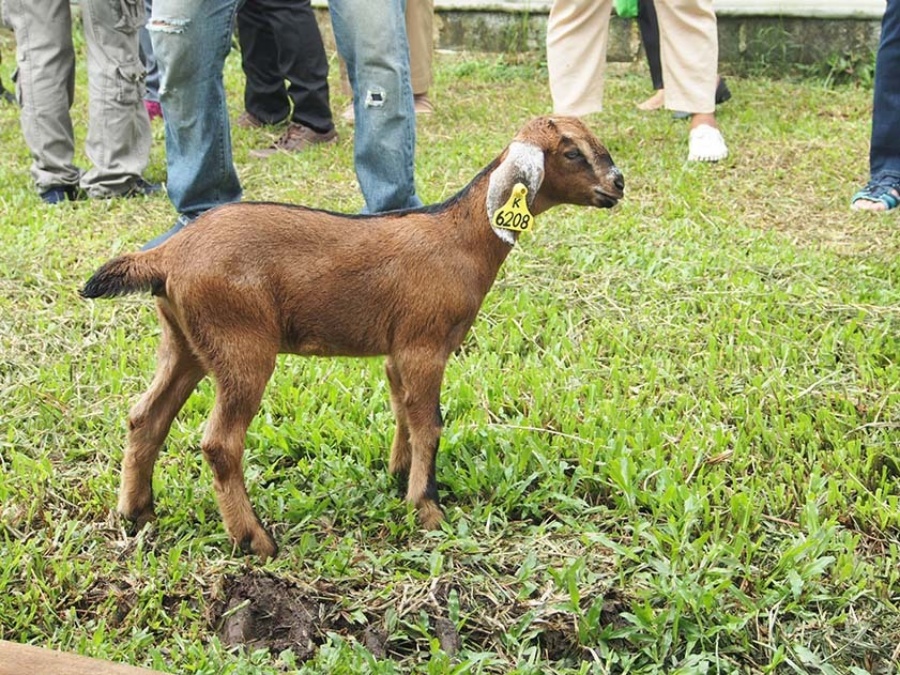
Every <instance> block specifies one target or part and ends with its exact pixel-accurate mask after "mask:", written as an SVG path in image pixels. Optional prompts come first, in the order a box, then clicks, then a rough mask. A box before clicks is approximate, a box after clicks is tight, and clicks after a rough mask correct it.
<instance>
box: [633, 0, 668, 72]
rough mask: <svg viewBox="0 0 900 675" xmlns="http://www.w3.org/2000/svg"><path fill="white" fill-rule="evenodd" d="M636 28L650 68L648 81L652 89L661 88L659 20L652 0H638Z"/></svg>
mask: <svg viewBox="0 0 900 675" xmlns="http://www.w3.org/2000/svg"><path fill="white" fill-rule="evenodd" d="M637 22H638V28H639V29H640V33H641V42H642V43H643V45H644V52H645V53H646V54H647V66H648V68H649V69H650V81H651V82H652V83H653V88H654V89H662V88H663V75H662V61H661V60H660V54H659V21H658V19H657V18H656V3H655V2H654V0H638V15H637Z"/></svg>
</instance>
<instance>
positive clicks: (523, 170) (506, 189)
mask: <svg viewBox="0 0 900 675" xmlns="http://www.w3.org/2000/svg"><path fill="white" fill-rule="evenodd" d="M543 181H544V151H543V150H542V149H541V148H540V147H538V146H537V145H534V144H532V143H525V142H521V141H514V142H512V143H510V144H509V148H507V150H506V157H504V158H503V161H502V162H500V165H499V166H498V167H497V168H496V169H494V171H493V172H492V173H491V178H490V182H489V183H488V191H487V204H486V206H487V214H488V219H489V220H490V219H492V218H493V216H494V213H495V212H496V211H497V209H499V208H500V207H501V206H503V204H504V203H505V202H506V200H507V199H509V193H510V192H511V191H512V189H513V187H514V186H515V184H516V183H522V184H523V185H525V187H527V188H528V197H527V200H528V205H529V206H531V205H532V204H533V203H534V198H535V196H536V195H537V192H538V190H539V189H540V187H541V183H542V182H543ZM493 230H494V232H496V233H497V236H498V237H500V238H501V239H502V240H503V241H505V242H507V243H508V244H514V243H515V242H516V238H515V235H514V234H513V233H512V232H510V231H509V230H501V229H499V228H496V227H494V228H493Z"/></svg>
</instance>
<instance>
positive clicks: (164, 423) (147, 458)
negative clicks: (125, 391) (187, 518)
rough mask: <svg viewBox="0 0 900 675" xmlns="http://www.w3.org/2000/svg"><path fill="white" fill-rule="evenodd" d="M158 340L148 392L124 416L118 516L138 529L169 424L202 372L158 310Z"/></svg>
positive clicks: (148, 509)
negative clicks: (125, 433) (124, 443)
mask: <svg viewBox="0 0 900 675" xmlns="http://www.w3.org/2000/svg"><path fill="white" fill-rule="evenodd" d="M160 319H161V322H162V329H163V330H162V339H161V341H160V345H159V350H158V354H157V366H156V374H155V375H154V377H153V382H152V383H151V384H150V388H149V389H147V391H146V392H145V393H144V395H143V396H142V397H141V399H140V401H138V402H137V404H136V405H135V406H134V407H133V408H132V409H131V412H130V413H129V415H128V445H127V447H126V448H125V456H124V457H123V459H122V476H121V486H120V489H119V503H118V506H117V510H118V511H119V513H121V514H122V515H123V516H124V517H125V518H126V519H128V520H130V521H131V522H133V523H134V524H135V527H136V528H137V529H140V528H141V527H143V526H144V524H145V523H147V522H149V521H151V520H153V518H154V515H155V514H154V508H153V487H152V480H153V467H154V465H155V464H156V459H157V457H159V451H160V448H161V447H162V444H163V441H165V438H166V436H167V435H168V433H169V428H170V427H171V426H172V420H174V419H175V415H177V414H178V411H179V410H181V407H182V406H183V405H184V403H185V401H187V399H188V397H189V396H190V395H191V392H192V391H193V390H194V387H196V386H197V383H198V382H199V381H200V380H201V379H202V378H203V376H204V375H205V373H206V371H205V369H204V368H203V367H202V366H201V364H200V362H199V361H197V358H196V357H195V356H194V354H193V353H192V352H191V350H190V347H188V344H187V341H186V340H185V338H184V335H183V334H182V333H181V331H180V329H179V328H178V327H177V326H176V325H175V324H174V323H172V322H171V321H170V320H169V318H168V317H167V316H166V315H165V313H164V312H163V311H162V310H160Z"/></svg>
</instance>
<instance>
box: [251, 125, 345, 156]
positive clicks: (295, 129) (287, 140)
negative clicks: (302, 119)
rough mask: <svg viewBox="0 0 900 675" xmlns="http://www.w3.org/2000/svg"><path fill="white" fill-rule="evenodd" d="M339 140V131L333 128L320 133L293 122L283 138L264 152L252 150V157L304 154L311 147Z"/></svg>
mask: <svg viewBox="0 0 900 675" xmlns="http://www.w3.org/2000/svg"><path fill="white" fill-rule="evenodd" d="M337 140H338V135H337V131H335V130H334V129H333V128H332V129H331V130H330V131H323V132H319V131H315V130H313V129H310V128H309V127H307V126H304V125H302V124H297V123H296V122H291V123H290V124H289V125H288V128H287V129H286V130H285V132H284V133H283V134H282V135H281V138H279V139H278V140H277V141H275V142H274V143H273V144H272V145H271V146H270V147H268V148H265V149H264V150H251V151H250V156H251V157H256V158H260V159H261V158H265V157H270V156H271V155H274V154H275V153H276V152H302V151H303V150H306V149H307V148H308V147H310V146H313V145H321V144H325V143H336V142H337Z"/></svg>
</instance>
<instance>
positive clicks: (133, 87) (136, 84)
mask: <svg viewBox="0 0 900 675" xmlns="http://www.w3.org/2000/svg"><path fill="white" fill-rule="evenodd" d="M146 75H147V74H146V71H145V70H144V66H142V65H141V64H140V63H137V64H134V65H130V64H122V65H120V66H117V67H116V79H117V80H118V83H119V86H118V87H117V93H116V100H117V101H118V102H119V103H137V102H138V101H142V100H143V99H144V93H145V91H146V86H145V85H144V79H145V78H146Z"/></svg>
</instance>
